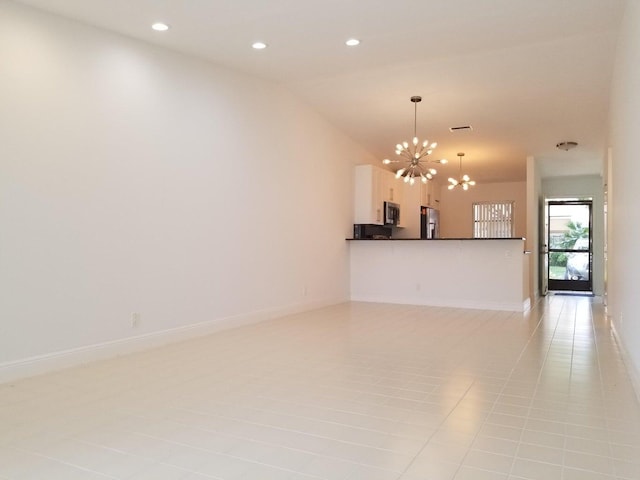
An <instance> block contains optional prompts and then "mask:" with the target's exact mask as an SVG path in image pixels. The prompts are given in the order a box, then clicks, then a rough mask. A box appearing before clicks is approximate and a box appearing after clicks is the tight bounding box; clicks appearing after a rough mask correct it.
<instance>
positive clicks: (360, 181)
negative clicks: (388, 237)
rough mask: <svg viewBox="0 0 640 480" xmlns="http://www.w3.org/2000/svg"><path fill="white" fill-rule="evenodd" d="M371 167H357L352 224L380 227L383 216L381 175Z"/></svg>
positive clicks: (380, 172) (375, 168)
mask: <svg viewBox="0 0 640 480" xmlns="http://www.w3.org/2000/svg"><path fill="white" fill-rule="evenodd" d="M384 173H385V170H383V169H381V168H378V167H374V166H373V165H358V166H357V167H356V173H355V189H354V192H355V197H354V205H355V218H354V222H353V223H368V224H375V225H382V224H383V223H384V215H383V211H382V207H383V204H384V200H383V185H382V183H383V174H384Z"/></svg>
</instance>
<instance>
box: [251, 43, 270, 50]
mask: <svg viewBox="0 0 640 480" xmlns="http://www.w3.org/2000/svg"><path fill="white" fill-rule="evenodd" d="M251 46H252V47H253V48H255V49H256V50H264V49H265V48H267V44H266V43H264V42H255V43H254V44H253V45H251Z"/></svg>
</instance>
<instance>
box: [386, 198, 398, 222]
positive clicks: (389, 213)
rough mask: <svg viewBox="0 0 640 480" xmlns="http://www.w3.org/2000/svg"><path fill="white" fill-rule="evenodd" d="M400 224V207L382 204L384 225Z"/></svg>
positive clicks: (395, 204) (387, 203) (390, 203)
mask: <svg viewBox="0 0 640 480" xmlns="http://www.w3.org/2000/svg"><path fill="white" fill-rule="evenodd" d="M399 223H400V205H398V204H397V203H392V202H384V224H385V225H398V224H399Z"/></svg>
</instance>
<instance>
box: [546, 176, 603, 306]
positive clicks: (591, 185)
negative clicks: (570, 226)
mask: <svg viewBox="0 0 640 480" xmlns="http://www.w3.org/2000/svg"><path fill="white" fill-rule="evenodd" d="M542 192H543V195H544V197H545V198H560V199H561V198H585V197H591V198H592V199H593V206H592V207H593V208H592V216H593V219H592V222H593V223H592V229H593V231H592V238H593V293H594V294H595V295H602V294H603V293H604V187H603V180H602V177H600V176H596V175H585V176H576V177H555V178H545V179H543V180H542Z"/></svg>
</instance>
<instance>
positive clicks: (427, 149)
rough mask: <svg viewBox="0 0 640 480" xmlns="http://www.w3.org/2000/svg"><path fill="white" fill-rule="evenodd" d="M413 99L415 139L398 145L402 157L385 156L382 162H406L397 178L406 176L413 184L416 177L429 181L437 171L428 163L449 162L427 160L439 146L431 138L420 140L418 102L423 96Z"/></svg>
mask: <svg viewBox="0 0 640 480" xmlns="http://www.w3.org/2000/svg"><path fill="white" fill-rule="evenodd" d="M411 101H412V102H413V105H414V113H413V141H412V142H411V143H409V142H403V143H399V144H398V145H396V155H398V156H400V157H401V158H399V159H397V160H389V159H388V158H385V159H384V160H383V161H382V163H384V164H385V165H389V164H391V163H400V162H403V163H405V166H404V167H403V168H400V169H399V170H398V171H397V172H396V178H400V177H404V181H405V183H409V184H411V185H413V184H414V183H415V182H416V178H419V179H420V180H422V183H427V180H431V179H432V178H433V176H434V175H435V174H436V173H437V172H436V170H435V169H434V168H429V167H427V165H426V164H427V163H440V164H445V163H447V160H446V159H444V158H443V159H441V160H426V157H428V156H429V155H431V153H432V152H433V149H434V148H436V147H437V146H438V144H437V143H436V142H433V143H432V144H429V140H425V141H423V142H420V140H418V137H417V135H416V124H417V120H418V102H421V101H422V97H419V96H417V95H416V96H413V97H411Z"/></svg>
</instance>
